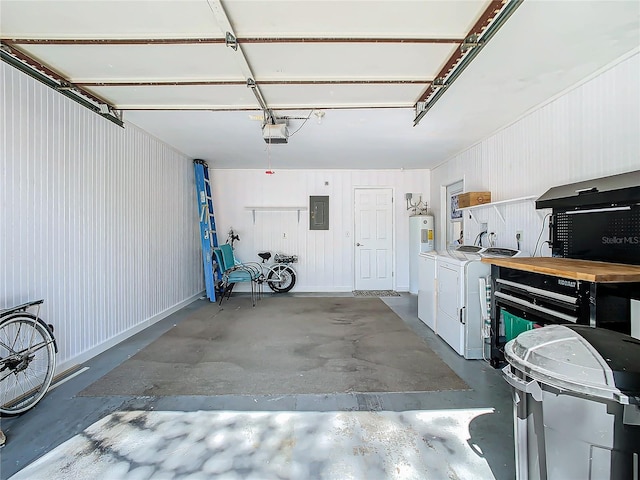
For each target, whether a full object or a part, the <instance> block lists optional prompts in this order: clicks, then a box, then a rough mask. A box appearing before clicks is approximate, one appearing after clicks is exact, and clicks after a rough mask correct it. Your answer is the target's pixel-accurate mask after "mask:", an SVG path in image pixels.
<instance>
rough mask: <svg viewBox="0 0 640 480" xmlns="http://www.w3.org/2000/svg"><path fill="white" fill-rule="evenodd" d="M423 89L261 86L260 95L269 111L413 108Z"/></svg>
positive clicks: (377, 86) (380, 86)
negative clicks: (272, 109)
mask: <svg viewBox="0 0 640 480" xmlns="http://www.w3.org/2000/svg"><path fill="white" fill-rule="evenodd" d="M423 89H424V86H423V85H417V84H410V83H409V84H402V85H385V84H364V85H341V84H338V85H265V86H264V87H262V94H263V95H264V98H265V100H266V101H267V102H268V104H269V105H271V106H272V108H277V109H290V108H335V107H336V106H340V108H367V107H372V106H373V107H405V108H406V107H409V108H411V107H413V105H414V103H415V101H416V99H417V98H418V97H419V96H420V93H421V92H422V90H423Z"/></svg>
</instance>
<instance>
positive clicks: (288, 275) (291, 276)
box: [258, 252, 298, 293]
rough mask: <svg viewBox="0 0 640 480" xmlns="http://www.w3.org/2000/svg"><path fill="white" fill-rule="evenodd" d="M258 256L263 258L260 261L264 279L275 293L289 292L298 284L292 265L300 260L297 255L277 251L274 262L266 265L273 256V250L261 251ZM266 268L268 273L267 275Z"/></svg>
mask: <svg viewBox="0 0 640 480" xmlns="http://www.w3.org/2000/svg"><path fill="white" fill-rule="evenodd" d="M258 256H259V257H260V258H261V259H262V262H261V263H259V264H258V265H260V268H261V269H262V278H263V281H264V282H266V283H267V285H269V288H270V289H271V290H273V291H274V292H275V293H287V292H288V291H290V290H291V289H292V288H293V287H294V285H295V284H296V271H295V270H294V269H293V267H292V266H291V264H292V263H296V262H297V261H298V256H297V255H285V254H282V253H276V255H275V257H273V260H274V263H273V264H269V265H265V264H266V262H268V261H269V259H270V258H271V252H260V253H258ZM265 268H266V275H265Z"/></svg>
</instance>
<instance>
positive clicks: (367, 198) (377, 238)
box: [354, 188, 393, 290]
mask: <svg viewBox="0 0 640 480" xmlns="http://www.w3.org/2000/svg"><path fill="white" fill-rule="evenodd" d="M354 218H355V228H354V242H355V255H354V258H355V269H354V270H355V277H356V278H355V289H356V290H392V289H393V190H392V189H391V188H356V189H355V215H354Z"/></svg>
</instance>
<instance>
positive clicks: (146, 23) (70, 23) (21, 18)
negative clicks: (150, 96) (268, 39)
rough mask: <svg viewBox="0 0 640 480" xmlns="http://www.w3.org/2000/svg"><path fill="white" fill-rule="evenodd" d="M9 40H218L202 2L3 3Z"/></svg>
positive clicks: (2, 26)
mask: <svg viewBox="0 0 640 480" xmlns="http://www.w3.org/2000/svg"><path fill="white" fill-rule="evenodd" d="M1 13H2V15H0V31H1V32H2V36H3V37H8V38H58V39H61V38H149V37H157V38H175V37H187V38H194V37H205V36H209V37H220V38H224V33H223V32H221V31H220V28H218V24H217V23H216V21H215V18H214V16H213V14H212V13H211V10H210V8H209V5H208V4H207V2H206V1H204V0H174V1H169V0H166V1H164V0H163V1H149V0H140V1H114V0H80V1H64V0H63V1H51V0H42V1H33V0H2V12H1Z"/></svg>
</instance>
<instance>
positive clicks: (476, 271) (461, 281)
mask: <svg viewBox="0 0 640 480" xmlns="http://www.w3.org/2000/svg"><path fill="white" fill-rule="evenodd" d="M470 247H471V246H465V245H462V246H460V247H458V248H457V249H455V250H447V251H442V252H438V255H437V257H436V277H437V313H436V333H437V334H438V336H440V337H441V338H442V339H443V340H444V341H445V342H447V343H448V344H449V345H450V346H451V348H453V349H454V350H455V351H456V353H458V354H459V355H461V356H463V357H464V358H466V359H480V358H483V345H484V342H483V338H482V314H481V309H480V296H479V289H480V288H479V281H478V280H479V279H480V278H481V277H486V276H487V275H489V273H490V270H491V268H490V265H489V264H487V263H482V262H481V257H480V253H479V252H480V251H481V250H482V248H480V247H473V248H470ZM476 249H477V250H476Z"/></svg>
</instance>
